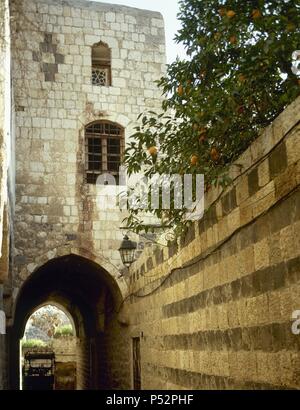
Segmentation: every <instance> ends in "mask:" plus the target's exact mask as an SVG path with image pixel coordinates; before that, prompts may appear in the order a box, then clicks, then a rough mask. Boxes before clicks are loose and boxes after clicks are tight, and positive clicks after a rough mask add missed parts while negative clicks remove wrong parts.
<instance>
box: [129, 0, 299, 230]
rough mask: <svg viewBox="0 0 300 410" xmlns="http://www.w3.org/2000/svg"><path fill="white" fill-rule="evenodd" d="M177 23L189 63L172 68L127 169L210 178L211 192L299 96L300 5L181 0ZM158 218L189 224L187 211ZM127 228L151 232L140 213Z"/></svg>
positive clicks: (271, 0)
mask: <svg viewBox="0 0 300 410" xmlns="http://www.w3.org/2000/svg"><path fill="white" fill-rule="evenodd" d="M178 17H179V20H180V21H181V23H182V28H181V30H180V31H179V33H178V34H177V35H176V41H177V42H178V43H183V44H184V46H185V48H186V53H187V59H186V60H184V61H180V60H177V61H175V62H174V63H172V64H170V65H169V66H168V67H167V74H166V76H165V77H163V78H162V79H161V80H160V81H159V83H158V86H159V87H161V89H162V92H163V94H164V95H165V100H164V101H163V104H162V112H161V113H159V114H158V113H154V112H148V113H145V114H142V115H141V116H140V118H139V120H140V125H139V126H138V127H136V133H135V134H134V136H133V137H134V139H133V140H132V142H131V143H130V145H129V147H128V149H127V150H126V154H125V163H126V165H127V167H128V172H129V174H131V173H135V172H139V171H141V170H144V172H145V173H146V175H149V176H150V175H152V174H154V173H161V174H170V173H173V174H184V173H187V174H188V173H190V174H195V173H203V174H204V175H205V180H206V187H207V189H209V187H210V186H211V185H213V184H221V185H226V184H228V183H229V182H230V181H229V178H228V177H227V173H226V172H227V169H228V166H229V165H230V164H231V163H232V162H233V161H234V160H235V159H236V158H237V157H238V156H239V154H241V152H243V151H244V150H245V149H246V148H247V147H248V146H249V144H250V143H251V142H252V141H253V140H254V139H255V138H256V137H257V135H258V133H259V131H260V130H261V129H262V128H263V127H265V126H267V125H268V124H270V123H271V122H272V121H273V120H274V118H275V117H276V116H278V114H279V113H280V112H281V111H282V110H283V109H284V108H285V107H286V106H287V104H289V103H290V102H292V101H293V100H294V99H295V98H296V97H297V96H298V95H299V92H300V79H299V78H300V77H299V76H298V77H297V71H296V70H292V54H293V52H294V51H295V50H300V30H299V28H300V3H299V0H289V1H285V0H281V1H278V0H266V1H263V0H242V1H241V0H228V1H220V0H201V1H199V0H181V1H180V13H179V16H178ZM157 147H158V153H157ZM157 154H159V156H158V155H157ZM153 212H154V213H155V214H156V216H158V217H159V218H163V220H164V221H165V223H167V224H168V225H170V224H171V225H173V224H175V225H177V226H182V225H184V222H183V221H184V215H185V210H184V209H183V210H175V209H171V210H168V211H165V210H163V209H158V210H155V211H153ZM127 225H128V226H129V227H131V228H132V229H134V230H136V231H140V230H141V229H143V228H144V227H143V225H142V221H141V219H139V211H137V210H131V211H130V216H129V218H128V219H127Z"/></svg>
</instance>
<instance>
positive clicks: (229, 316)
mask: <svg viewBox="0 0 300 410" xmlns="http://www.w3.org/2000/svg"><path fill="white" fill-rule="evenodd" d="M299 120H300V99H298V100H296V101H295V102H294V103H293V104H291V105H290V106H289V107H288V108H287V109H286V110H285V112H283V113H282V114H281V115H280V116H279V117H278V118H277V119H276V120H275V121H274V123H273V124H272V125H271V126H270V127H268V128H267V129H266V130H265V131H264V132H263V133H262V135H261V136H260V137H259V138H258V140H256V141H255V142H254V143H253V144H252V146H251V147H250V148H249V149H248V150H247V151H246V152H245V153H244V154H243V155H242V156H241V157H240V158H239V159H238V160H237V164H239V166H233V167H232V168H231V171H230V172H231V176H232V178H233V179H234V183H233V184H232V185H231V186H230V187H229V188H228V189H227V190H226V191H224V192H222V191H221V190H212V191H210V192H209V194H207V195H206V201H205V202H206V209H207V212H206V213H205V216H204V218H203V219H202V220H200V221H199V223H195V224H194V225H193V226H192V228H191V229H190V231H189V232H188V234H187V235H186V237H185V238H181V240H180V241H178V243H176V244H172V246H169V247H159V246H158V247H157V248H156V249H155V248H152V249H151V248H149V249H146V250H145V253H144V254H143V255H142V256H141V257H140V259H138V261H137V262H136V263H135V264H134V265H133V266H132V269H131V275H130V277H129V279H128V280H129V287H130V292H129V293H130V294H131V295H132V296H131V298H129V299H128V300H127V301H126V302H125V305H124V309H123V312H122V316H125V317H126V318H127V327H126V328H125V330H124V327H123V329H122V327H121V325H116V326H115V328H114V330H112V337H111V342H112V343H114V341H115V340H116V338H117V336H118V333H119V334H120V333H123V335H126V336H125V342H124V343H125V344H127V346H129V347H130V346H131V343H132V340H131V338H132V337H137V336H140V338H141V339H140V340H141V367H142V372H141V373H142V388H144V389H228V388H230V389H231V388H233V389H244V388H249V389H268V388H271V389H277V388H289V389H290V388H291V389H294V388H296V389H299V388H300V372H299V368H300V367H299V366H300V336H299V335H298V336H296V335H294V334H293V333H292V313H293V312H294V311H295V310H299V309H300V242H299V240H300V125H299ZM146 295H148V296H146ZM128 359H129V360H132V352H131V351H130V348H128V356H126V364H127V363H128ZM131 368H132V363H131V364H130V368H129V370H128V371H129V373H130V372H131Z"/></svg>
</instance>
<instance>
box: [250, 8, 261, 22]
mask: <svg viewBox="0 0 300 410" xmlns="http://www.w3.org/2000/svg"><path fill="white" fill-rule="evenodd" d="M251 15H252V18H253V19H254V20H255V19H259V18H260V17H262V14H261V11H260V10H258V9H254V10H253V11H252V13H251Z"/></svg>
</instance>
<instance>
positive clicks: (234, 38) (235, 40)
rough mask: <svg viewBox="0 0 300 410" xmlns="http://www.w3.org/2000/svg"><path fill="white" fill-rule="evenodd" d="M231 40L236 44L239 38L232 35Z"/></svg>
mask: <svg viewBox="0 0 300 410" xmlns="http://www.w3.org/2000/svg"><path fill="white" fill-rule="evenodd" d="M229 42H230V43H231V44H236V43H237V38H236V36H231V37H230V39H229Z"/></svg>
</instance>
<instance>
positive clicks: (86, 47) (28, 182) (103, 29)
mask: <svg viewBox="0 0 300 410" xmlns="http://www.w3.org/2000/svg"><path fill="white" fill-rule="evenodd" d="M13 3H14V6H13V7H12V13H13V15H14V16H15V17H16V18H15V20H14V21H16V22H18V24H21V25H22V30H20V31H19V32H18V30H17V27H16V26H14V27H13V81H14V91H15V92H14V95H15V101H16V139H17V150H16V161H17V179H16V181H17V187H16V197H17V198H16V203H17V206H16V217H15V239H16V240H15V259H14V279H15V286H16V287H17V288H18V287H20V286H21V285H22V283H23V282H24V280H26V278H27V277H29V276H30V275H31V273H32V272H33V271H34V270H35V269H36V268H37V266H38V264H39V262H38V260H40V259H41V258H43V260H49V259H52V258H55V257H56V256H57V254H58V249H60V248H62V247H64V246H69V247H72V248H80V249H85V250H88V251H89V253H93V254H94V255H97V256H99V257H100V258H102V260H103V261H105V264H106V266H105V268H106V269H107V270H108V271H109V272H112V271H114V272H115V273H114V275H115V276H116V280H117V281H119V282H122V281H120V280H119V279H118V271H119V269H120V268H122V264H121V261H120V255H119V252H118V247H119V245H120V241H121V240H122V237H123V233H122V231H121V230H120V229H119V228H120V226H121V224H122V220H123V219H124V217H125V214H124V212H116V211H105V210H103V209H99V208H98V207H97V205H96V188H95V186H94V185H90V184H86V183H85V182H84V178H85V171H84V169H85V167H84V162H85V153H84V144H85V139H84V128H85V126H86V125H87V124H89V123H90V122H92V121H95V120H109V121H112V122H115V123H118V124H119V125H121V126H122V127H124V129H125V141H126V143H127V142H128V139H129V136H130V135H132V133H133V131H134V130H133V128H134V126H135V125H136V118H137V116H138V114H139V113H140V112H142V111H143V110H146V109H154V110H157V109H158V108H159V107H160V104H161V98H162V97H161V92H160V91H159V90H158V89H157V87H156V84H155V83H154V81H155V80H157V79H159V78H160V77H161V75H162V73H163V72H164V69H165V68H164V67H165V65H164V64H165V45H164V43H165V37H164V23H163V19H162V16H161V15H160V14H159V13H156V12H148V11H144V10H138V9H133V8H128V7H123V6H115V5H109V4H104V3H95V2H88V1H78V0H73V1H72V2H68V4H66V3H65V2H62V1H58V0H51V1H50V0H34V1H30V2H26V4H25V3H24V2H22V1H21V2H20V1H17V2H13ZM22 4H23V9H22ZM99 41H102V42H104V43H106V44H107V45H108V46H109V48H110V49H111V53H112V86H111V87H98V86H93V85H92V84H91V47H92V45H93V44H95V43H98V42H99ZM29 239H30V240H29ZM45 255H47V256H46V257H44V256H45ZM120 286H122V284H120ZM15 294H17V292H15Z"/></svg>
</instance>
